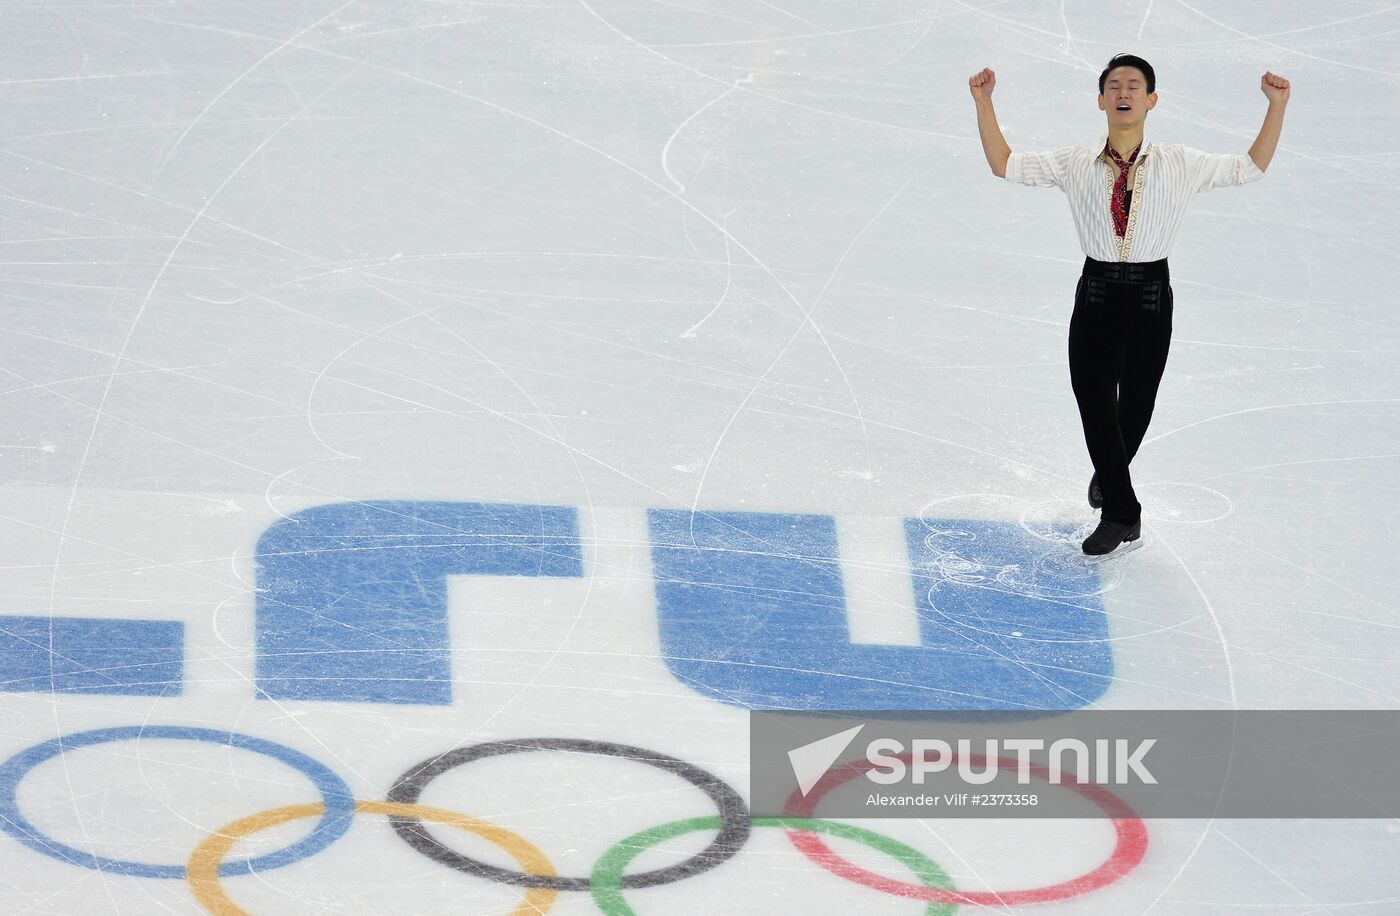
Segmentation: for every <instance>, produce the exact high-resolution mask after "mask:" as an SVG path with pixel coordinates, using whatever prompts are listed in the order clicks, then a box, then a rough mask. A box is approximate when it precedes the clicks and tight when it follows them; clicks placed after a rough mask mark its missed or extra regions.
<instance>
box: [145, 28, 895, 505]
mask: <svg viewBox="0 0 1400 916" xmlns="http://www.w3.org/2000/svg"><path fill="white" fill-rule="evenodd" d="M583 6H584V7H585V8H586V9H588V10H589V12H590V13H592V14H593V15H594V16H595V17H596V18H598V19H599V21H600V22H603V23H604V24H605V25H607V26H608V28H610V29H612V30H613V31H615V32H618V34H619V35H623V37H624V38H627V40H628V41H629V42H632V43H633V44H637V45H638V46H639V47H642V48H644V49H646V50H650V49H649V48H646V46H645V45H642V44H641V43H639V42H637V41H636V40H635V39H633V38H630V37H629V36H626V35H625V34H624V33H622V32H619V31H618V30H617V29H616V28H615V27H613V26H611V25H610V24H608V23H607V22H606V20H603V19H602V18H601V17H598V15H597V13H596V12H594V11H593V10H592V9H591V8H590V7H588V6H587V4H586V3H585V4H583ZM172 24H176V25H185V26H186V27H188V28H194V29H204V28H208V27H203V26H197V25H187V24H185V23H172ZM213 30H214V31H218V32H221V33H230V34H238V35H247V36H248V37H254V38H265V36H259V35H254V34H251V33H245V32H238V31H235V30H230V29H222V28H219V29H213ZM296 47H300V48H303V49H305V50H308V51H313V52H315V53H317V54H322V55H325V56H328V57H333V58H336V59H339V60H346V61H349V62H352V63H356V64H359V65H361V66H363V67H368V68H372V69H377V70H382V71H384V72H386V73H390V74H393V75H395V76H398V77H400V78H402V79H405V80H409V81H411V82H417V83H421V84H423V85H426V86H431V87H433V88H436V89H440V90H442V91H444V92H447V93H449V94H451V95H455V96H458V97H460V98H464V99H468V100H470V101H473V102H476V103H478V104H481V105H484V106H486V107H488V108H491V109H493V110H495V111H499V112H501V113H502V114H505V115H508V116H510V117H513V118H518V119H520V120H523V121H525V122H527V123H529V124H533V125H535V126H537V127H539V128H541V129H543V130H546V131H548V132H549V133H552V134H554V135H556V136H558V137H560V138H561V139H564V140H566V141H568V142H570V143H574V144H576V145H578V146H581V147H583V148H585V149H587V150H589V151H591V152H593V153H595V154H596V155H598V156H600V157H602V158H604V159H606V160H608V161H609V162H612V163H614V164H615V165H617V166H618V167H619V168H622V169H624V170H625V171H628V172H631V173H632V174H633V175H635V176H637V177H638V178H639V179H641V180H642V181H645V182H646V183H647V184H650V185H653V186H654V187H656V188H658V189H660V190H662V191H666V193H667V194H668V195H670V196H672V197H674V199H676V200H677V201H678V202H679V203H680V204H681V205H682V206H683V207H685V208H686V209H687V210H689V211H691V212H692V213H694V214H695V215H697V216H698V217H700V218H701V219H702V220H704V221H705V222H706V223H709V224H710V225H711V226H713V227H714V228H715V229H716V230H717V231H718V232H720V233H721V234H722V235H723V236H724V237H725V238H727V239H729V240H730V241H731V242H732V243H733V244H734V245H735V246H736V247H738V248H739V250H740V251H742V252H743V253H744V254H746V255H747V256H748V257H749V258H750V259H751V260H752V261H753V262H754V263H755V264H756V265H757V266H758V267H759V268H760V269H762V270H763V272H764V273H765V274H767V275H768V276H769V277H770V278H771V279H772V280H773V282H774V283H775V284H776V285H777V286H778V288H779V289H781V290H782V291H783V293H784V294H785V295H786V296H787V298H788V299H789V300H791V301H792V303H793V304H794V305H796V306H797V307H798V308H799V309H800V310H802V311H803V314H804V316H805V317H804V320H803V325H802V327H805V326H806V325H807V324H808V323H809V322H810V315H809V314H808V311H807V310H806V309H804V308H803V306H802V303H801V302H800V301H799V300H798V299H797V297H796V296H794V295H793V293H792V292H791V290H789V289H788V288H787V286H786V285H785V284H784V283H783V282H782V281H781V280H780V279H779V278H778V277H777V275H776V274H775V273H774V272H773V270H772V269H771V268H770V267H769V266H768V265H767V264H766V263H765V262H764V261H763V260H762V259H761V258H759V257H758V256H757V255H756V254H755V253H754V252H752V251H750V250H749V249H748V247H747V246H745V245H744V244H743V242H741V241H740V240H739V239H738V238H736V237H735V236H734V235H733V234H732V233H730V232H728V231H727V230H726V229H725V228H724V227H723V226H721V225H720V224H719V223H717V222H716V221H715V220H714V219H713V218H711V217H710V216H709V215H708V214H706V213H705V212H704V211H702V210H700V209H699V208H698V207H696V206H695V205H693V204H691V203H690V202H689V201H687V200H686V199H685V198H683V197H676V196H675V195H674V194H671V192H670V191H669V190H668V189H667V188H665V187H664V186H663V185H661V184H660V183H659V182H658V181H656V180H655V179H654V178H652V177H651V176H649V175H646V174H644V173H642V172H640V171H638V170H637V169H635V168H633V167H632V166H630V165H628V164H627V163H625V162H622V161H621V160H619V159H618V158H616V157H615V156H612V155H610V154H609V153H607V152H606V151H604V150H602V149H599V148H598V147H596V146H593V145H592V144H589V143H588V142H586V141H584V140H583V139H581V138H579V137H576V136H574V135H572V134H570V133H568V132H566V131H563V130H560V129H559V128H556V127H553V126H551V125H549V124H546V123H544V122H542V121H539V120H537V119H535V118H532V117H530V116H528V115H525V114H522V113H520V112H517V111H514V110H512V109H509V108H506V107H504V106H502V105H498V104H496V103H495V102H492V101H490V100H488V99H484V98H480V97H478V96H474V95H471V94H470V93H467V92H463V91H461V90H459V89H456V88H454V87H451V86H447V85H444V84H442V83H438V82H435V81H433V80H430V79H427V78H425V77H421V76H417V75H415V74H412V73H408V72H406V71H403V70H398V69H395V68H393V67H389V66H385V65H382V64H377V63H374V62H372V61H365V60H360V59H358V58H354V57H349V56H346V55H342V54H336V53H333V52H330V51H326V50H324V49H320V48H314V47H311V46H307V45H296ZM652 53H656V52H652ZM657 56H661V57H663V59H667V60H669V58H665V57H664V55H657ZM672 63H675V64H676V65H677V66H680V67H683V68H684V69H686V70H689V71H690V72H693V73H698V74H699V75H701V76H703V77H705V78H706V79H716V78H715V77H711V76H709V75H708V74H703V73H700V71H696V70H694V69H693V68H691V67H687V66H685V65H684V64H680V63H678V62H675V61H672ZM721 82H722V81H721ZM905 186H906V187H907V183H906V185H905ZM902 190H903V188H901V191H902ZM898 193H899V192H896V195H895V196H896V197H897V196H898ZM893 200H894V198H891V200H890V201H889V202H887V203H886V206H888V205H889V203H892V202H893ZM882 212H883V208H882ZM877 216H878V214H877ZM862 231H864V230H862ZM843 257H844V256H843ZM828 282H829V280H828ZM812 327H813V330H814V331H816V333H817V336H818V338H819V339H820V340H821V342H822V344H823V346H824V347H825V348H826V349H827V352H828V353H829V354H830V355H831V357H832V360H833V362H834V363H835V364H836V367H837V369H838V370H839V371H840V372H841V375H842V378H843V379H845V380H846V385H847V388H848V390H850V392H851V396H852V398H853V399H854V397H855V394H854V391H853V390H851V388H850V380H849V378H848V377H847V376H846V373H845V371H844V369H843V368H842V367H841V365H840V361H839V359H838V358H837V357H836V354H835V352H834V351H832V349H831V347H830V344H829V342H828V341H827V340H826V338H825V336H824V335H823V333H822V331H821V329H820V327H818V326H817V325H815V324H813V325H812ZM799 330H800V328H799ZM761 381H762V380H760V382H761ZM754 390H757V389H756V388H755V389H754ZM856 408H857V410H859V404H858V403H856ZM741 409H742V408H741ZM861 422H862V424H863V423H864V420H863V418H862V421H861ZM862 431H863V432H864V426H862ZM702 483H703V482H702ZM698 495H699V490H697V499H698Z"/></svg>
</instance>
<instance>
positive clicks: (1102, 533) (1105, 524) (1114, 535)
mask: <svg viewBox="0 0 1400 916" xmlns="http://www.w3.org/2000/svg"><path fill="white" fill-rule="evenodd" d="M1140 537H1142V519H1138V520H1137V521H1136V522H1134V523H1133V524H1131V525H1125V524H1123V523H1122V522H1114V521H1109V520H1108V519H1102V520H1101V521H1100V522H1099V527H1097V528H1095V529H1094V533H1093V534H1091V535H1089V536H1088V537H1087V538H1085V539H1084V552H1085V553H1087V554H1089V555H1090V556H1098V555H1100V554H1105V553H1109V552H1111V551H1112V550H1113V549H1114V548H1116V547H1117V546H1118V545H1119V544H1126V543H1128V542H1129V541H1136V540H1137V539H1138V538H1140Z"/></svg>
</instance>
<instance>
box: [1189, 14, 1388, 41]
mask: <svg viewBox="0 0 1400 916" xmlns="http://www.w3.org/2000/svg"><path fill="white" fill-rule="evenodd" d="M1397 11H1400V7H1395V6H1385V7H1380V8H1379V9H1374V10H1369V11H1367V12H1364V13H1357V14H1356V15H1355V16H1346V17H1344V18H1342V19H1332V20H1330V21H1328V22H1320V23H1318V24H1316V25H1305V26H1299V27H1298V28H1296V29H1284V30H1282V31H1279V32H1258V33H1256V34H1254V35H1252V36H1250V37H1251V38H1253V39H1262V38H1281V37H1282V36H1284V35H1298V34H1301V33H1303V32H1316V31H1318V30H1320V29H1330V28H1332V27H1333V26H1338V25H1342V24H1343V23H1347V22H1355V21H1356V20H1358V19H1369V18H1370V17H1372V16H1384V15H1385V14H1386V13H1395V12H1397ZM1389 34H1391V32H1390V31H1385V32H1371V31H1368V32H1365V33H1363V34H1361V35H1358V36H1356V37H1355V38H1339V39H1334V40H1331V41H1328V42H1327V43H1328V44H1329V45H1335V44H1342V43H1343V42H1347V41H1366V40H1368V39H1371V38H1377V37H1380V36H1382V35H1389ZM1238 41H1239V39H1238V38H1214V39H1211V40H1209V41H1194V42H1191V43H1190V44H1183V45H1178V46H1177V47H1181V48H1204V47H1209V46H1211V45H1221V44H1234V43H1236V42H1238Z"/></svg>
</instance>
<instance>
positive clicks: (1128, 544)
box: [1084, 537, 1146, 566]
mask: <svg viewBox="0 0 1400 916" xmlns="http://www.w3.org/2000/svg"><path fill="white" fill-rule="evenodd" d="M1145 543H1146V542H1145V541H1143V539H1142V538H1141V537H1136V538H1133V539H1132V540H1131V541H1124V542H1123V543H1122V544H1120V545H1119V546H1118V547H1115V548H1114V549H1113V550H1110V551H1109V552H1108V553H1104V554H1099V555H1098V556H1096V557H1093V556H1089V555H1088V554H1084V563H1085V565H1088V566H1098V565H1099V564H1100V563H1108V562H1109V561H1111V560H1117V559H1121V558H1122V557H1126V556H1127V555H1128V554H1130V553H1136V552H1137V551H1139V550H1141V549H1142V547H1143V545H1144V544H1145Z"/></svg>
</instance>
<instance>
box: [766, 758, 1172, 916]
mask: <svg viewBox="0 0 1400 916" xmlns="http://www.w3.org/2000/svg"><path fill="white" fill-rule="evenodd" d="M913 756H914V755H913V754H900V755H898V759H900V760H902V761H904V763H905V764H911V763H912V762H913ZM952 759H953V760H956V759H957V757H956V756H954V757H953V758H952ZM967 759H968V760H969V761H970V762H971V763H972V764H973V765H974V766H979V767H985V766H986V765H987V761H988V758H986V757H983V756H980V755H970V756H969V757H968V758H967ZM995 760H996V765H997V769H998V770H1000V769H1002V768H1008V769H1015V768H1016V767H1017V766H1018V765H1019V764H1018V762H1017V761H1015V760H1011V759H1008V758H1006V757H997V758H995ZM874 767H875V764H874V763H872V762H871V761H869V760H862V761H858V762H852V763H849V764H845V765H843V766H841V767H839V768H838V769H834V770H832V771H830V772H829V773H827V774H826V775H825V776H823V777H822V778H821V780H820V781H819V782H818V783H817V784H816V785H815V786H813V787H812V791H811V792H810V793H809V794H808V795H807V797H806V798H803V797H802V793H801V791H800V790H799V791H796V792H793V793H792V795H790V796H788V801H787V806H786V808H785V810H784V814H786V816H788V817H816V813H815V812H816V808H817V805H818V804H819V803H820V802H821V800H822V798H824V797H825V796H826V794H827V793H828V792H830V791H831V790H832V789H834V788H836V787H837V786H839V785H841V784H842V783H845V782H848V781H850V780H851V779H854V778H855V777H857V776H859V775H861V774H862V773H864V772H866V771H867V770H871V769H874ZM1027 769H1028V770H1029V772H1030V773H1031V774H1032V775H1034V776H1035V777H1037V778H1038V779H1043V780H1045V781H1046V782H1049V780H1050V775H1051V774H1050V769H1049V768H1048V767H1045V766H1041V765H1040V764H1030V765H1029V766H1028V767H1027ZM1060 782H1061V784H1063V785H1064V786H1065V787H1066V788H1068V789H1069V790H1070V791H1072V792H1077V793H1078V794H1080V795H1082V796H1084V797H1085V798H1087V799H1089V800H1090V801H1091V802H1093V803H1094V804H1096V805H1098V806H1099V808H1100V809H1102V810H1103V811H1104V812H1105V813H1106V814H1108V815H1109V816H1110V817H1112V818H1113V830H1114V833H1115V834H1116V835H1117V843H1116V844H1115V845H1114V847H1113V852H1111V853H1110V854H1109V856H1108V858H1107V859H1106V860H1105V861H1104V862H1103V864H1101V865H1100V866H1099V867H1098V868H1095V869H1094V870H1092V871H1089V872H1086V873H1085V874H1083V875H1080V876H1079V877H1077V878H1071V879H1070V880H1068V881H1063V882H1061V883H1059V884H1050V885H1046V886H1045V887H1034V888H1026V889H1023V890H1014V891H970V892H962V891H955V890H949V889H947V888H941V887H929V886H927V885H924V884H910V883H908V882H906V881H896V880H894V879H893V878H886V877H884V876H882V875H879V874H876V873H875V872H873V871H866V870H865V869H863V868H860V867H859V866H857V865H853V864H852V863H850V862H848V861H847V860H845V859H843V858H841V857H840V856H839V855H837V854H836V853H835V852H834V851H832V849H831V847H830V846H828V845H826V841H824V840H823V839H822V838H821V837H819V836H818V835H817V834H815V833H812V832H810V831H804V830H789V831H788V832H787V834H788V838H789V839H790V840H791V841H792V844H793V845H794V846H796V847H797V848H798V849H799V850H800V851H801V852H802V853H803V854H804V855H805V856H807V858H809V859H811V860H812V861H813V862H816V863H817V864H818V865H820V866H822V867H823V868H825V869H827V870H828V871H830V872H832V873H833V874H836V875H838V876H840V877H842V878H845V879H846V880H848V881H854V882H855V883H857V884H863V885H865V886H866V887H869V888H872V889H874V890H877V891H883V892H884V893H886V894H892V895H895V896H898V897H910V898H913V899H915V900H927V901H930V902H934V903H959V904H965V905H968V906H1021V905H1025V904H1031V903H1049V902H1051V901H1053V900H1065V899H1068V898H1070V897H1078V896H1080V895H1082V894H1087V893H1089V892H1090V891H1096V890H1098V889H1099V888H1101V887H1106V886H1108V885H1110V884H1112V883H1113V882H1115V881H1117V880H1118V879H1119V878H1122V877H1123V876H1124V875H1126V874H1128V872H1130V871H1132V870H1133V869H1134V868H1136V867H1137V866H1138V863H1139V862H1141V861H1142V859H1143V856H1145V855H1147V825H1146V824H1144V823H1143V822H1142V818H1140V817H1138V815H1137V812H1136V811H1134V810H1133V809H1132V808H1131V807H1130V806H1129V805H1128V803H1127V802H1125V801H1123V800H1122V799H1121V798H1119V797H1118V796H1116V795H1114V794H1113V793H1112V792H1110V791H1108V790H1107V789H1105V788H1102V787H1101V786H1096V785H1091V784H1088V783H1081V782H1079V781H1078V780H1076V779H1075V778H1074V777H1073V776H1072V775H1071V774H1069V773H1061V774H1060Z"/></svg>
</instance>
